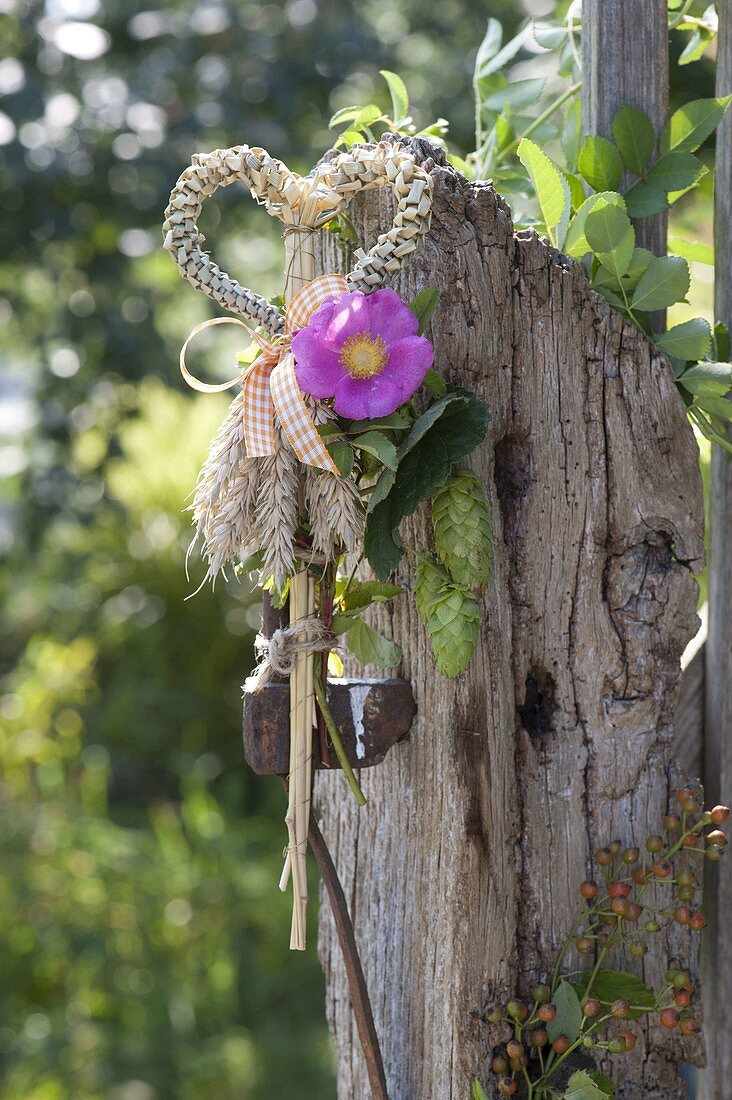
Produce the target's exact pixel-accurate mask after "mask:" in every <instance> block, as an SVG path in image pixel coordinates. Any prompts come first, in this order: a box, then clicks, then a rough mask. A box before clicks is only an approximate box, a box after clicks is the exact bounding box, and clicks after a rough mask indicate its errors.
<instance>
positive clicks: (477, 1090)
mask: <svg viewBox="0 0 732 1100" xmlns="http://www.w3.org/2000/svg"><path fill="white" fill-rule="evenodd" d="M473 1100H488V1093H487V1092H486V1091H485V1089H484V1088H483V1086H482V1085H481V1083H480V1081H479V1080H478V1078H477V1077H476V1078H475V1079H474V1081H473Z"/></svg>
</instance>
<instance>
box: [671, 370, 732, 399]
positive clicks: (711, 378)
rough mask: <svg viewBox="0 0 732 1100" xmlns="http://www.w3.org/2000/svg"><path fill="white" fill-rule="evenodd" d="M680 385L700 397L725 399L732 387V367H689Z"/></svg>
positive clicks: (681, 377)
mask: <svg viewBox="0 0 732 1100" xmlns="http://www.w3.org/2000/svg"><path fill="white" fill-rule="evenodd" d="M678 381H679V383H680V384H681V385H682V386H683V387H684V388H685V389H686V390H688V391H689V393H693V394H696V395H698V396H699V397H724V396H725V394H727V393H729V390H730V387H731V386H732V365H731V364H729V363H698V364H697V365H696V366H695V367H689V369H688V370H685V371H684V373H683V374H682V375H681V376H680V378H679V379H678Z"/></svg>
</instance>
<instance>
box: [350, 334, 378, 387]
mask: <svg viewBox="0 0 732 1100" xmlns="http://www.w3.org/2000/svg"><path fill="white" fill-rule="evenodd" d="M386 360H387V354H386V341H385V340H384V338H383V337H382V336H372V335H371V333H370V332H356V333H354V335H353V336H349V337H348V339H347V340H345V341H344V342H343V347H342V348H341V354H340V361H341V363H342V364H343V366H344V367H345V368H346V370H347V371H348V373H349V374H350V376H351V378H373V376H374V375H375V374H380V373H381V371H382V370H383V369H384V367H385V366H386Z"/></svg>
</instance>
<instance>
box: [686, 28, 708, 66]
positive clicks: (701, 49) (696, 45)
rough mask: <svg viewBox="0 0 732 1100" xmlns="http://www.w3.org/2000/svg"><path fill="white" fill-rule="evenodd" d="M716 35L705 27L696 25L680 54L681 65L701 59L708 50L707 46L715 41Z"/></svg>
mask: <svg viewBox="0 0 732 1100" xmlns="http://www.w3.org/2000/svg"><path fill="white" fill-rule="evenodd" d="M714 38H715V35H714V33H713V32H712V31H709V30H707V29H706V28H705V27H695V28H694V30H693V31H692V32H691V34H690V35H689V40H688V42H687V43H686V45H685V46H684V48H683V50H682V51H681V54H680V55H679V61H678V63H679V65H691V63H692V62H693V61H699V59H700V58H702V57H703V56H704V54H705V52H706V49H707V46H709V44H710V43H711V42H713V41H714Z"/></svg>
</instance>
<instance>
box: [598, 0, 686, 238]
mask: <svg viewBox="0 0 732 1100" xmlns="http://www.w3.org/2000/svg"><path fill="white" fill-rule="evenodd" d="M582 71H583V87H582V103H583V125H584V131H585V133H586V134H600V135H601V136H602V137H611V136H612V122H613V118H614V116H615V112H616V111H617V109H618V107H619V106H620V105H621V103H629V104H630V105H631V107H636V108H637V109H638V110H639V111H645V113H646V114H647V115H648V117H649V118H650V119H651V121H652V123H653V125H654V128H655V129H656V131H657V132H659V133H660V131H661V128H662V127H663V125H664V123H665V122H666V116H667V113H668V5H667V0H584V3H583V5H582ZM667 221H668V219H667V216H666V214H656V215H655V216H654V217H652V218H643V220H642V221H640V222H638V223H637V225H636V239H637V243H638V245H639V246H641V247H643V248H649V249H650V250H651V252H654V253H655V254H656V255H657V256H664V255H665V254H666V229H667Z"/></svg>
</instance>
